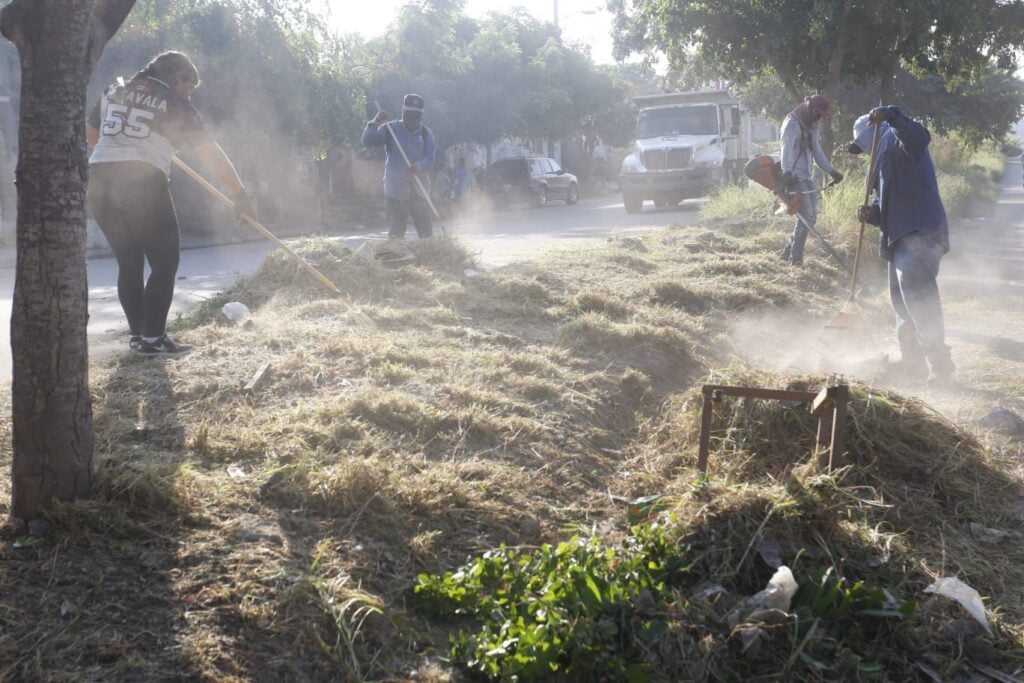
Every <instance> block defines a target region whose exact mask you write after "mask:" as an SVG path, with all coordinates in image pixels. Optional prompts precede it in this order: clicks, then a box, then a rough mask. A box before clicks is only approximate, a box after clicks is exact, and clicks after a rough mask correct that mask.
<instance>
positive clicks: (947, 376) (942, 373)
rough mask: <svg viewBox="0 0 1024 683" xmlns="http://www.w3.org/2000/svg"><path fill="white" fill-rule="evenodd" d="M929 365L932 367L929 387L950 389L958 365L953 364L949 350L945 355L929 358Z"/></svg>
mask: <svg viewBox="0 0 1024 683" xmlns="http://www.w3.org/2000/svg"><path fill="white" fill-rule="evenodd" d="M928 365H929V366H931V369H930V371H929V373H928V386H930V387H935V388H943V387H948V386H949V385H950V383H951V382H952V381H953V372H954V371H956V365H954V364H953V359H952V358H951V357H950V355H949V349H946V351H945V353H942V354H939V355H937V356H935V357H932V358H929V359H928Z"/></svg>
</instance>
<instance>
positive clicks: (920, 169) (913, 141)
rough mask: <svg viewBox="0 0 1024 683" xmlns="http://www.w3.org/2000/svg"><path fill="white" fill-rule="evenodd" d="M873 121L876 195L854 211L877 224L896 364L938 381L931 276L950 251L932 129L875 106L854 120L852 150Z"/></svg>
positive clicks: (944, 378)
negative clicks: (932, 149)
mask: <svg viewBox="0 0 1024 683" xmlns="http://www.w3.org/2000/svg"><path fill="white" fill-rule="evenodd" d="M875 126H881V128H880V129H879V131H878V134H879V136H880V138H879V142H878V161H877V170H876V173H875V178H874V189H875V201H874V203H872V204H871V205H870V206H867V205H865V206H862V207H860V209H859V210H858V213H857V217H858V218H859V219H860V220H863V221H866V222H868V223H871V224H872V225H877V226H878V227H879V229H880V231H881V242H880V245H879V247H880V252H881V255H882V257H883V258H884V259H886V260H887V261H888V262H889V298H890V300H891V301H892V308H893V311H894V312H895V313H896V336H897V338H898V339H899V345H900V354H901V356H902V359H901V362H900V365H901V368H900V369H901V370H902V372H903V374H904V376H905V377H906V378H907V379H920V378H922V377H924V376H925V374H926V373H927V374H928V382H929V384H945V383H947V382H948V381H949V379H950V376H951V375H952V374H953V370H954V365H953V360H952V359H951V358H950V353H949V347H948V346H946V341H945V326H944V323H943V318H942V301H941V300H940V298H939V286H938V283H937V282H936V278H937V277H938V275H939V262H940V261H941V260H942V256H943V255H944V254H945V253H946V252H947V251H949V225H948V223H947V221H946V210H945V208H943V206H942V198H941V197H940V196H939V185H938V181H937V180H936V178H935V166H934V165H933V164H932V158H931V155H930V154H929V153H928V144H929V143H930V142H931V134H930V133H929V132H928V129H927V128H925V127H924V126H922V125H921V124H920V123H918V122H917V121H914V120H913V119H911V118H910V117H909V116H907V115H906V114H904V113H903V112H902V111H900V109H899V107H891V106H890V107H878V108H877V109H873V110H872V111H871V113H870V114H866V115H864V116H861V117H860V118H859V119H857V122H856V123H855V124H854V127H853V134H854V141H853V142H852V143H851V144H850V149H849V151H850V152H851V153H854V154H858V153H860V152H867V151H870V150H871V142H872V138H873V135H874V131H875ZM926 361H927V362H926ZM929 370H930V372H929Z"/></svg>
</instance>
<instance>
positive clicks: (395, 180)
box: [363, 94, 434, 239]
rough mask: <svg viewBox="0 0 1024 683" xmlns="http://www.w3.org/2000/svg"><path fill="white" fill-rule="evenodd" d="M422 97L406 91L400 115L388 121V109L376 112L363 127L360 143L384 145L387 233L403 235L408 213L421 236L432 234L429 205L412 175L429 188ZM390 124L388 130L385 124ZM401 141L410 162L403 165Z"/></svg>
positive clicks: (430, 157)
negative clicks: (407, 93) (399, 147)
mask: <svg viewBox="0 0 1024 683" xmlns="http://www.w3.org/2000/svg"><path fill="white" fill-rule="evenodd" d="M423 104H424V103H423V98H422V97H420V96H419V95H414V94H409V95H406V96H405V98H404V99H403V100H402V118H401V119H400V120H396V121H391V122H390V124H388V123H387V121H388V113H387V112H385V111H382V112H378V113H377V116H376V117H375V118H374V119H373V120H372V121H370V122H369V123H368V124H366V128H365V129H364V130H363V146H365V147H384V149H385V161H384V197H385V198H386V200H387V221H388V237H391V238H393V239H403V238H404V237H405V229H406V225H407V224H408V222H409V216H410V215H411V216H412V223H413V225H414V226H415V227H416V233H417V234H418V235H419V236H420V237H421V238H424V237H432V236H433V234H434V230H433V227H432V226H431V221H430V206H429V205H428V204H427V200H426V199H425V198H424V197H423V196H422V195H421V194H420V190H419V188H418V187H417V184H416V182H415V181H414V180H413V175H415V176H416V177H417V178H419V180H420V184H421V185H422V187H423V191H425V192H427V193H429V192H430V177H429V173H430V169H431V168H433V166H434V134H433V133H432V132H431V131H430V129H429V128H427V127H426V126H424V125H423V124H422V123H421V122H422V120H423ZM389 126H390V132H388V128H389ZM396 145H401V147H402V149H404V150H405V154H406V156H407V157H409V162H410V163H411V166H406V164H405V159H404V158H402V152H401V151H399V149H398V148H397V147H396Z"/></svg>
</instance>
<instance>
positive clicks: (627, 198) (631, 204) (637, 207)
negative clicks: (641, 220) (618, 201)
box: [622, 193, 644, 213]
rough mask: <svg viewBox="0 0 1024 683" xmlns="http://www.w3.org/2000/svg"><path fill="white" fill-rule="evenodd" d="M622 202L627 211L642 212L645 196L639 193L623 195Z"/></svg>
mask: <svg viewBox="0 0 1024 683" xmlns="http://www.w3.org/2000/svg"><path fill="white" fill-rule="evenodd" d="M622 203H623V205H625V207H626V213H640V212H641V211H642V210H643V208H644V198H643V197H641V196H640V195H638V194H632V193H629V194H624V195H622Z"/></svg>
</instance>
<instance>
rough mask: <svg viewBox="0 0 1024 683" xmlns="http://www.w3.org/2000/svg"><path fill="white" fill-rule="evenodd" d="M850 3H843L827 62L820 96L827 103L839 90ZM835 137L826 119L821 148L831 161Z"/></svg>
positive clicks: (833, 98) (830, 123) (830, 120)
mask: <svg viewBox="0 0 1024 683" xmlns="http://www.w3.org/2000/svg"><path fill="white" fill-rule="evenodd" d="M851 4H852V3H845V4H844V6H843V14H842V16H841V17H840V19H839V23H838V24H837V27H838V29H839V33H838V35H837V36H836V44H835V47H834V48H833V49H832V54H831V55H830V56H829V60H828V72H827V74H826V76H825V79H826V80H825V83H824V87H823V88H822V94H823V95H824V96H825V97H827V98H828V100H829V102H835V99H836V92H837V91H838V90H839V81H840V79H841V78H842V74H843V61H844V60H845V59H846V49H847V45H848V43H849V37H848V36H849V34H848V33H847V31H848V30H849V28H848V27H849V17H850V8H851ZM835 142H836V136H835V131H834V130H832V119H831V117H830V118H827V119H824V120H822V122H821V148H822V150H823V151H824V152H825V156H827V157H828V158H829V160H830V161H831V159H832V152H833V151H834V150H835Z"/></svg>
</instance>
